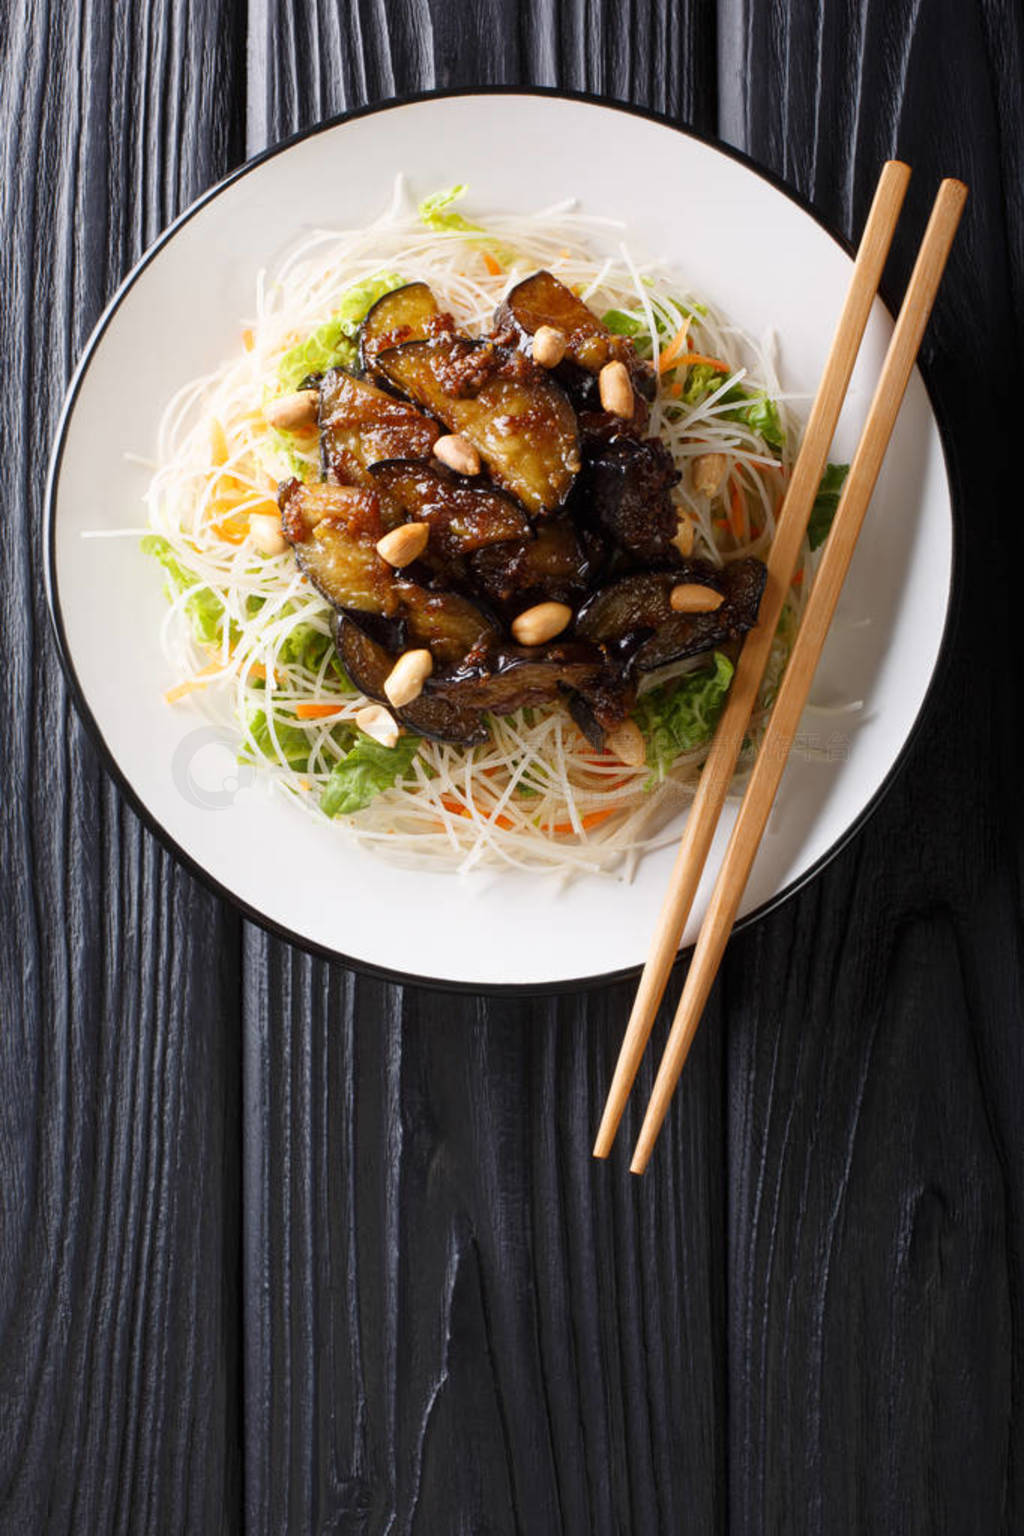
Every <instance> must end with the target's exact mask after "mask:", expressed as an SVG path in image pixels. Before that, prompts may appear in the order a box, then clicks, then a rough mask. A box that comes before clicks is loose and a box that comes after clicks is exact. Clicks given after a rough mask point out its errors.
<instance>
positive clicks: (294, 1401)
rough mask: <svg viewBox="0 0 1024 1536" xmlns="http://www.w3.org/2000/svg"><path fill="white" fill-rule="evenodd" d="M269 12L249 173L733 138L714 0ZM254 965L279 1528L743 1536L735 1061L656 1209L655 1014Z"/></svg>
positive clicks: (687, 1097)
mask: <svg viewBox="0 0 1024 1536" xmlns="http://www.w3.org/2000/svg"><path fill="white" fill-rule="evenodd" d="M251 15H252V22H251V31H250V59H251V61H252V64H253V73H252V77H251V81H250V86H251V91H252V97H251V105H250V111H249V116H248V122H249V129H250V138H249V148H250V150H255V149H258V148H260V147H261V146H262V143H263V142H264V140H272V139H273V138H275V137H278V136H280V135H282V134H284V133H285V132H287V131H289V130H291V129H294V128H296V127H299V126H301V125H302V124H304V123H308V122H311V121H315V120H317V119H319V118H321V117H323V116H325V115H327V114H329V113H331V112H334V111H338V110H340V109H342V108H344V107H347V106H354V105H357V104H360V103H361V102H363V101H367V100H373V99H375V98H376V97H378V96H379V95H381V94H384V93H391V92H393V91H395V92H401V91H411V90H415V89H419V88H423V87H427V86H430V85H433V84H435V83H436V84H444V85H459V84H472V83H474V82H479V81H487V80H496V81H508V82H512V83H514V82H516V81H518V80H523V79H533V80H536V81H538V82H541V83H544V82H547V83H555V82H559V83H561V84H563V85H567V86H570V87H575V88H589V89H595V90H605V91H607V92H608V93H609V94H612V95H616V96H622V95H626V94H630V95H632V96H633V98H634V99H636V100H638V101H640V102H642V103H648V104H650V105H653V106H668V107H669V109H670V110H672V111H674V112H675V113H676V114H677V115H679V116H681V117H692V116H696V117H697V118H698V121H699V125H700V126H702V127H705V128H707V127H709V126H710V124H711V118H710V115H709V106H710V105H711V104H712V103H713V82H714V72H713V59H714V33H713V16H712V15H711V13H710V11H709V8H708V6H707V5H704V4H696V5H689V4H688V5H671V4H666V3H661V4H657V3H650V0H642V3H639V4H634V5H632V6H631V7H629V8H628V9H627V10H623V11H621V12H620V11H619V10H618V9H617V8H612V7H609V8H608V9H607V11H606V12H604V13H603V14H602V13H597V12H595V11H594V9H593V8H592V7H585V6H584V5H583V4H582V3H578V0H575V3H572V4H569V5H563V6H559V7H556V6H553V5H551V4H546V3H535V4H532V5H530V6H523V7H519V8H516V7H513V6H512V5H510V4H504V3H502V4H497V3H496V4H492V5H490V6H489V7H487V8H486V14H484V15H481V16H479V17H477V18H476V20H475V22H474V24H473V26H472V27H471V28H467V26H466V13H465V12H464V11H463V10H460V9H459V8H454V7H446V6H440V5H434V4H428V3H427V0H418V3H415V4H411V5H409V6H403V7H374V6H370V5H359V6H355V7H349V8H343V10H342V12H341V13H339V12H338V11H337V10H336V8H335V7H333V6H331V5H329V4H315V5H311V6H309V7H304V8H303V9H302V12H301V16H300V15H299V14H298V13H297V12H295V11H294V10H293V9H292V8H290V7H285V6H278V5H277V4H270V5H261V6H258V7H254V8H253V10H252V13H251ZM244 959H245V976H246V994H245V1019H246V1026H245V1041H246V1049H247V1058H246V1090H245V1123H246V1136H247V1139H248V1156H247V1170H246V1175H247V1186H246V1187H247V1202H246V1204H247V1211H248V1213H249V1218H250V1219H249V1221H248V1222H247V1232H246V1298H247V1308H248V1309H249V1311H250V1315H252V1316H253V1317H254V1331H253V1334H252V1337H251V1339H250V1347H249V1350H248V1353H247V1370H246V1388H247V1401H246V1416H247V1418H246V1479H247V1484H246V1507H247V1516H248V1521H249V1524H250V1525H251V1526H252V1528H253V1529H254V1530H272V1529H274V1530H276V1529H281V1528H284V1527H285V1526H287V1527H288V1528H289V1529H321V1528H325V1527H327V1528H330V1527H333V1526H337V1527H339V1528H342V1529H345V1530H351V1531H364V1530H365V1531H367V1532H369V1531H378V1530H384V1529H393V1530H400V1531H413V1532H424V1533H429V1536H433V1533H435V1532H439V1531H455V1530H459V1531H471V1530H472V1531H482V1530H487V1531H493V1532H495V1533H497V1532H506V1531H507V1532H519V1531H529V1532H542V1531H543V1532H548V1531H559V1530H564V1531H570V1532H574V1533H575V1532H582V1531H594V1532H608V1533H611V1532H614V1531H627V1530H630V1531H651V1532H653V1531H657V1530H666V1531H669V1530H679V1529H682V1528H683V1527H684V1525H685V1528H686V1529H687V1530H688V1531H694V1532H710V1531H713V1530H718V1529H720V1528H721V1525H722V1522H723V1519H724V1502H723V1491H724V1481H725V1467H724V1461H723V1443H724V1442H723V1433H722V1431H723V1422H724V1412H725V1401H724V1395H723V1372H724V1360H725V1353H724V1345H723V1339H722V1321H723V1317H722V1298H723V1271H724V1261H725V1256H724V1247H723V1243H724V1228H723V1223H722V1219H721V1215H720V1212H721V1211H722V1209H723V1205H724V1189H723V1187H722V1182H721V1179H722V1166H723V1158H722V1141H721V1138H722V1127H721V1113H722V1099H721V1080H720V1076H719V1063H720V1050H721V1035H720V1033H719V1032H718V1031H717V1030H714V1029H711V1030H708V1032H707V1034H706V1037H705V1039H704V1040H703V1041H702V1042H701V1044H700V1046H699V1048H698V1050H697V1052H696V1053H695V1056H694V1059H693V1062H692V1063H691V1069H692V1070H691V1071H690V1073H689V1074H688V1080H687V1083H686V1085H685V1088H684V1090H683V1092H682V1093H681V1095H680V1098H679V1101H678V1103H677V1106H676V1111H675V1113H674V1115H673V1117H672V1122H671V1125H670V1127H669V1129H668V1135H667V1139H666V1145H665V1147H664V1149H663V1150H664V1152H665V1156H664V1157H663V1158H662V1159H661V1160H660V1165H659V1168H658V1170H657V1171H656V1172H655V1173H654V1174H653V1175H652V1177H651V1178H650V1179H649V1180H647V1181H645V1183H644V1184H643V1185H642V1186H639V1187H638V1186H637V1185H636V1184H635V1182H634V1181H632V1180H631V1179H630V1176H629V1174H628V1173H627V1171H626V1158H625V1156H623V1157H622V1158H619V1159H618V1160H617V1161H616V1162H614V1163H613V1164H611V1165H608V1166H597V1165H595V1164H594V1163H593V1162H592V1160H591V1158H590V1144H591V1141H592V1138H593V1134H594V1129H595V1126H596V1124H597V1118H598V1115H599V1111H600V1104H601V1101H602V1098H603V1094H604V1091H605V1088H606V1084H607V1082H608V1080H609V1075H610V1071H611V1067H612V1064H613V1062H614V1052H615V1050H616V1049H617V1043H618V1036H619V1032H620V1030H621V1027H622V1021H623V1019H624V1018H625V1016H626V1009H627V1003H628V991H627V989H624V988H622V987H617V988H612V989H608V990H605V991H603V992H599V993H594V994H591V995H589V996H577V997H566V998H561V999H557V1000H548V1001H544V1000H539V1001H524V1002H517V1001H509V1000H500V1001H493V1000H492V1001H484V1000H477V999H473V998H463V997H446V996H442V995H439V994H434V993H429V992H426V991H422V990H419V989H413V988H407V989H401V988H397V987H391V986H388V985H386V984H384V983H381V982H376V981H369V980H366V979H360V978H355V977H352V976H351V975H348V974H346V973H345V972H344V971H343V970H342V969H341V968H340V967H337V966H332V965H328V964H325V963H324V962H321V961H316V960H311V959H310V958H308V957H307V956H304V955H302V954H299V953H298V952H296V951H294V950H291V949H289V948H288V947H287V946H285V945H283V944H280V943H278V942H277V941H275V940H272V939H269V938H267V937H266V936H265V935H263V934H262V933H259V932H257V931H256V930H253V929H247V930H246V935H245V950H244ZM677 994H678V988H677V987H673V988H672V990H671V993H670V995H669V998H668V1001H667V1004H666V1006H667V1007H671V1006H672V1002H673V999H674V998H675V997H676V996H677ZM663 1028H664V1020H662V1022H661V1024H659V1026H658V1029H657V1032H656V1039H660V1038H663ZM647 1086H648V1087H649V1086H650V1083H649V1079H647ZM626 1129H627V1132H635V1130H636V1126H635V1125H634V1124H630V1125H629V1126H627V1128H626ZM256 1319H258V1321H257V1320H256ZM683 1424H685V1425H686V1433H685V1435H682V1436H681V1435H680V1434H679V1433H678V1428H679V1426H680V1425H683Z"/></svg>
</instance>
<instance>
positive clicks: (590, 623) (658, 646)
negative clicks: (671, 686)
mask: <svg viewBox="0 0 1024 1536" xmlns="http://www.w3.org/2000/svg"><path fill="white" fill-rule="evenodd" d="M766 577H767V572H766V570H765V567H764V565H763V564H762V563H761V561H760V560H757V559H755V558H754V557H753V556H752V555H747V556H745V557H744V558H743V559H741V560H734V561H732V562H731V563H730V564H729V565H727V566H725V567H724V568H723V569H722V570H716V568H715V567H714V566H711V565H708V564H707V563H706V562H705V561H702V560H691V561H686V562H684V563H683V564H682V565H681V566H680V567H679V568H678V569H676V570H668V571H665V570H662V571H642V572H637V573H636V574H634V575H632V576H625V577H623V578H622V579H621V580H619V581H616V582H612V583H611V584H610V585H609V586H606V587H602V588H601V589H600V590H599V591H598V592H596V593H595V594H594V596H593V597H592V598H591V599H590V600H589V602H587V603H586V605H585V606H584V607H583V608H582V609H581V610H580V612H579V614H578V615H577V618H576V634H577V635H578V636H580V637H581V638H582V639H585V640H589V641H591V642H592V643H593V644H596V645H602V646H604V647H605V648H606V649H607V650H608V652H609V654H611V655H613V656H615V657H616V658H617V660H618V661H619V663H620V664H621V665H622V666H624V667H625V666H628V667H629V668H630V669H636V670H638V671H641V672H649V671H653V670H654V669H655V668H657V667H663V666H666V665H667V664H668V663H669V662H671V661H679V660H681V659H682V658H683V657H685V656H695V655H698V654H699V653H700V652H701V651H708V650H711V649H712V648H713V647H714V646H716V645H724V644H726V642H727V641H729V640H734V639H736V638H737V637H738V636H740V635H743V634H745V633H746V632H747V630H749V629H753V627H754V625H755V624H756V623H757V615H758V610H759V608H760V604H761V594H762V592H763V591H764V584H765V580H766ZM684 581H685V582H697V583H699V584H700V585H701V586H707V587H713V588H714V590H715V591H716V592H721V594H722V597H723V602H722V604H721V606H720V607H719V608H716V609H715V611H714V612H713V613H674V612H673V611H672V607H671V604H670V601H669V598H670V594H671V592H672V588H673V587H674V586H676V585H677V584H678V583H679V582H684Z"/></svg>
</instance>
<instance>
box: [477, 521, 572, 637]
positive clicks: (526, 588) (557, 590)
mask: <svg viewBox="0 0 1024 1536" xmlns="http://www.w3.org/2000/svg"><path fill="white" fill-rule="evenodd" d="M594 569H595V557H594V553H593V551H591V550H589V549H588V548H587V546H586V545H585V543H584V541H583V539H582V538H581V537H580V535H579V532H578V531H577V529H576V527H575V525H574V524H573V521H572V518H570V517H552V518H549V519H548V520H547V521H546V522H543V523H540V524H538V526H537V533H536V537H535V538H532V539H527V540H519V541H515V542H510V543H502V544H493V545H492V546H491V547H490V548H489V549H481V550H478V551H477V553H476V554H475V555H473V557H472V559H471V560H470V570H471V573H472V579H473V582H474V585H475V586H476V588H477V589H478V591H480V592H481V593H482V595H483V596H485V597H487V598H488V599H489V600H490V601H491V602H492V603H494V604H495V606H496V607H498V608H500V609H501V611H502V612H508V613H518V612H519V610H520V609H522V608H526V607H529V606H530V604H531V603H534V602H541V601H542V600H546V599H550V600H552V601H554V602H558V603H569V604H570V605H574V604H575V603H576V602H578V601H579V599H580V598H581V597H582V596H583V594H584V593H585V592H586V590H587V587H588V584H589V582H590V580H591V577H592V574H593V571H594Z"/></svg>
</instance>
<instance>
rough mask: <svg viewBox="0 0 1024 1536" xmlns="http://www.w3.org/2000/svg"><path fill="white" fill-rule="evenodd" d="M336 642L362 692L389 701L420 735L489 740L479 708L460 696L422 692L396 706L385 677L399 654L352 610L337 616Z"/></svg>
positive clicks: (396, 713)
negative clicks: (465, 703)
mask: <svg viewBox="0 0 1024 1536" xmlns="http://www.w3.org/2000/svg"><path fill="white" fill-rule="evenodd" d="M334 643H335V646H336V648H337V651H338V656H339V658H340V660H341V664H342V666H343V667H344V668H345V671H346V673H347V674H348V676H349V677H350V678H351V680H352V682H353V683H354V684H355V686H356V687H357V688H358V689H359V691H360V693H363V694H365V695H366V697H367V698H368V699H377V700H378V701H379V702H380V703H382V704H387V706H388V708H389V709H391V712H392V714H393V715H394V716H395V718H396V719H397V720H399V721H400V722H401V724H402V725H404V726H405V727H406V729H407V730H410V731H413V732H414V733H415V734H416V735H417V736H429V737H430V738H431V739H432V740H435V741H457V742H461V743H462V744H463V745H464V746H469V745H470V744H471V743H473V742H478V741H486V739H487V726H486V724H485V722H484V721H483V719H482V718H481V716H480V714H479V712H478V711H475V710H472V709H466V708H464V707H463V705H462V704H461V703H459V702H458V701H457V700H452V699H446V698H441V697H437V698H435V697H433V696H432V695H430V694H428V693H421V694H420V696H419V698H418V699H413V701H412V703H411V704H406V705H405V707H404V708H402V709H394V708H392V706H391V704H390V702H389V701H388V697H387V694H386V693H385V692H384V680H385V678H386V677H387V675H388V673H389V672H390V671H391V668H392V667H393V666H394V664H395V661H396V660H397V655H396V653H395V652H393V651H390V650H389V649H388V648H387V647H386V646H384V645H382V644H381V642H380V641H379V640H377V639H374V637H373V636H372V635H370V634H368V633H367V631H366V628H365V627H364V625H363V624H362V622H360V621H357V620H356V619H354V618H353V617H352V616H351V614H343V613H339V614H337V615H336V616H335V620H334Z"/></svg>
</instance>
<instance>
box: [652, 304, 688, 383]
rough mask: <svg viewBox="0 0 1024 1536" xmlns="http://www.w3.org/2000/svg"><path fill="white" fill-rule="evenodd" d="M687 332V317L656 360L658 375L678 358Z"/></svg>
mask: <svg viewBox="0 0 1024 1536" xmlns="http://www.w3.org/2000/svg"><path fill="white" fill-rule="evenodd" d="M689 330H690V317H689V315H687V317H686V319H685V320H684V321H683V323H682V325H681V326H680V327H679V329H678V331H676V333H675V335H674V336H673V337H672V340H671V341H670V342H669V344H668V346H667V347H666V348H665V350H664V352H663V353H662V354H661V356H660V357H659V358H658V372H659V373H664V372H665V371H666V370H667V369H669V368H671V367H672V364H673V363H674V362H675V360H676V358H677V357H678V356H679V354H680V352H682V350H683V348H684V347H685V345H686V338H687V335H688V334H689Z"/></svg>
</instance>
